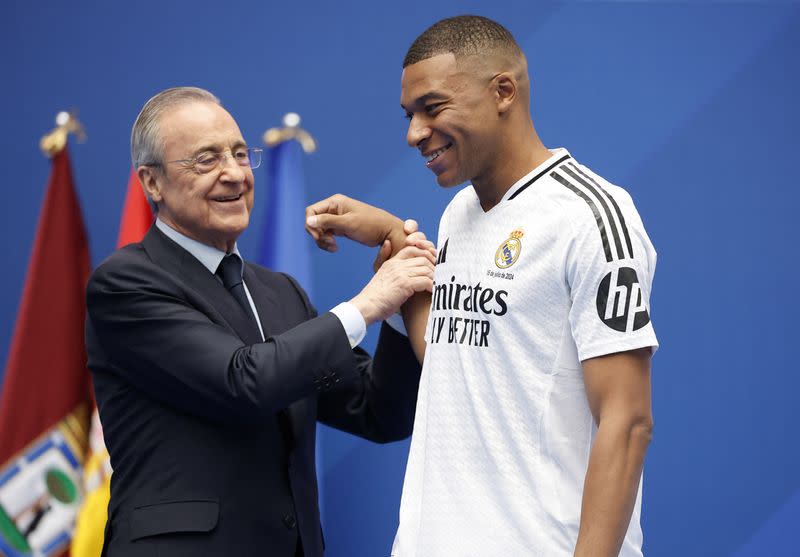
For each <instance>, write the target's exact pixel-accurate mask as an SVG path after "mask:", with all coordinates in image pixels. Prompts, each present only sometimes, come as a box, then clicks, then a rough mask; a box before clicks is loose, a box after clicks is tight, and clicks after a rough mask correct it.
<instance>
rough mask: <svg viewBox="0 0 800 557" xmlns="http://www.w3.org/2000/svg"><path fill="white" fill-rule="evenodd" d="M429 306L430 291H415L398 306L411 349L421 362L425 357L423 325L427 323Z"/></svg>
mask: <svg viewBox="0 0 800 557" xmlns="http://www.w3.org/2000/svg"><path fill="white" fill-rule="evenodd" d="M430 308H431V294H430V292H417V293H416V294H414V295H413V296H411V297H410V298H409V299H408V300H407V301H406V303H405V304H403V305H402V306H401V308H400V313H401V314H402V315H403V323H404V324H405V326H406V333H407V334H408V342H409V343H411V349H412V350H413V351H414V355H415V356H416V357H417V360H418V361H419V363H420V364H421V363H422V361H423V360H424V359H425V347H426V346H427V342H426V341H425V327H427V325H428V313H429V312H430Z"/></svg>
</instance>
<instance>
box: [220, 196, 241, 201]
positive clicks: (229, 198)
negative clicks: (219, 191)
mask: <svg viewBox="0 0 800 557" xmlns="http://www.w3.org/2000/svg"><path fill="white" fill-rule="evenodd" d="M240 197H241V194H237V195H229V196H227V197H218V198H217V201H233V200H234V199H239V198H240Z"/></svg>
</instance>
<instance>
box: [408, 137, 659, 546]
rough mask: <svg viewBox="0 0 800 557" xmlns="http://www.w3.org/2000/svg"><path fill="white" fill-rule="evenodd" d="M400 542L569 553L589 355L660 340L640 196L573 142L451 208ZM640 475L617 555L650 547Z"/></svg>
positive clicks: (582, 468)
mask: <svg viewBox="0 0 800 557" xmlns="http://www.w3.org/2000/svg"><path fill="white" fill-rule="evenodd" d="M438 251H439V253H438V260H437V264H436V271H435V285H434V292H433V298H432V304H431V312H430V317H429V320H428V326H427V331H426V340H427V343H428V344H427V349H426V352H425V362H424V365H423V370H422V378H421V381H420V389H419V397H418V402H417V412H416V421H415V423H414V433H413V437H412V440H411V449H410V452H409V457H408V466H407V469H406V476H405V483H404V485H403V496H402V502H401V506H400V525H399V529H398V532H397V535H396V537H395V541H394V546H393V548H392V555H393V556H396V557H470V556H474V557H512V556H526V557H530V556H542V557H559V556H571V555H572V552H573V550H574V548H575V542H576V540H577V535H578V527H579V521H580V511H581V497H582V490H583V482H584V477H585V475H586V470H587V466H588V459H589V451H590V448H591V445H592V439H593V436H594V433H595V425H594V420H593V418H592V414H591V412H590V409H589V405H588V402H587V399H586V392H585V390H584V382H583V374H582V370H581V361H582V360H585V359H587V358H592V357H595V356H601V355H604V354H610V353H613V352H620V351H625V350H632V349H636V348H642V347H648V346H650V347H653V350H655V348H656V347H657V346H658V341H657V340H656V336H655V333H654V331H653V326H652V324H651V322H650V307H649V297H650V286H651V283H652V278H653V272H654V270H655V265H656V253H655V251H654V249H653V246H652V245H651V243H650V239H649V238H648V237H647V234H646V233H645V230H644V227H643V225H642V222H641V219H640V218H639V215H638V213H637V211H636V208H635V207H634V205H633V202H632V200H631V198H630V196H629V195H628V194H627V193H626V192H625V191H624V190H622V189H621V188H619V187H617V186H614V185H612V184H610V183H608V182H607V181H605V180H603V179H602V178H601V177H599V176H597V175H595V174H594V173H593V172H592V171H591V170H589V169H587V168H585V167H584V166H581V165H580V164H578V163H577V162H576V161H575V160H574V159H572V157H571V156H570V155H569V153H568V152H567V151H566V150H564V149H557V150H555V151H553V155H552V157H551V158H550V159H549V160H548V161H546V162H545V163H543V164H542V165H541V166H539V167H538V168H536V169H534V170H533V171H532V172H530V173H529V174H528V175H526V176H525V177H523V178H522V179H521V180H519V181H518V182H517V183H516V184H514V186H512V187H511V188H510V189H509V190H508V192H507V193H506V194H505V196H504V197H503V199H502V200H501V201H500V203H498V204H497V205H496V206H495V207H493V208H492V209H491V210H490V211H488V212H484V211H483V209H482V208H481V206H480V203H479V202H478V197H477V195H476V193H475V190H474V189H473V188H472V187H467V188H465V189H463V190H461V191H460V192H459V193H458V194H457V195H456V196H455V197H454V198H453V201H452V202H451V203H450V204H449V205H448V207H447V209H446V210H445V212H444V214H443V215H442V219H441V223H440V226H439V236H438ZM640 507H641V487H640V491H639V494H638V495H637V500H636V506H635V509H634V512H633V517H632V519H631V523H630V526H629V528H628V532H627V535H626V537H625V541H624V544H623V547H622V551H621V553H620V555H622V556H624V557H633V556H640V555H641V545H642V533H641V528H640V525H639V515H640Z"/></svg>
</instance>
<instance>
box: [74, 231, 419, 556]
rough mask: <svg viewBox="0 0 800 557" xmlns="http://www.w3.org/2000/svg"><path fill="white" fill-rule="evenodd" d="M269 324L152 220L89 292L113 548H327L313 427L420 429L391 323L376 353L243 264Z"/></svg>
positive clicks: (109, 549)
mask: <svg viewBox="0 0 800 557" xmlns="http://www.w3.org/2000/svg"><path fill="white" fill-rule="evenodd" d="M244 279H245V283H246V284H247V287H248V289H249V290H250V293H251V295H252V297H253V301H254V302H255V305H256V308H257V309H258V315H259V316H260V318H261V322H262V326H263V328H264V335H265V337H266V338H267V340H266V342H262V340H261V337H260V335H259V332H258V329H257V327H256V326H255V324H254V323H253V322H252V320H250V319H249V318H248V316H247V315H246V314H245V313H244V311H243V310H242V309H241V307H240V306H239V305H238V304H237V302H236V300H235V299H234V298H233V296H231V295H230V293H228V292H227V290H225V287H224V286H223V285H222V284H221V282H220V281H219V280H217V279H216V277H214V275H212V274H211V273H209V271H208V270H207V269H206V268H205V267H204V266H203V265H202V264H201V263H200V262H199V261H198V260H197V259H195V258H194V257H193V256H192V255H191V254H190V253H189V252H187V251H186V250H184V249H183V248H182V247H180V246H179V245H178V244H176V243H175V242H173V241H172V240H170V239H169V238H167V236H165V235H164V234H163V233H162V232H161V231H159V230H158V229H157V228H156V227H155V226H154V227H152V228H151V229H150V231H149V232H148V234H147V236H146V237H145V239H144V240H143V241H142V242H141V243H140V244H131V245H129V246H127V247H125V248H122V249H120V250H118V251H117V252H115V253H114V254H112V255H111V256H110V257H109V258H108V259H107V260H106V261H105V262H104V263H103V264H102V265H101V266H100V267H99V268H98V269H97V270H96V271H95V272H94V274H93V275H92V277H91V279H90V281H89V285H88V289H87V307H88V318H87V324H86V343H87V349H88V355H89V368H90V369H91V372H92V377H93V380H94V388H95V394H96V398H97V404H98V407H99V410H100V418H101V421H102V424H103V431H104V435H105V440H106V444H107V446H108V450H109V452H110V454H111V464H112V466H113V468H114V473H113V475H112V480H111V502H110V504H109V509H108V510H109V520H108V525H107V527H106V540H105V546H104V553H105V555H107V556H108V557H122V556H139V555H141V556H145V555H146V556H148V557H153V556H159V555H160V556H176V557H179V556H184V555H185V556H192V557H197V556H201V555H214V556H217V555H236V556H248V555H259V556H273V555H274V556H278V557H293V556H294V554H295V550H296V548H297V545H298V537H299V538H300V540H301V541H302V547H303V551H304V553H305V555H306V556H308V557H319V556H321V555H322V553H323V539H322V532H321V528H320V519H319V509H318V494H317V481H316V474H315V468H314V445H315V431H316V429H315V426H316V422H317V420H319V421H321V422H324V423H326V424H329V425H331V426H333V427H337V428H339V429H343V430H345V431H349V432H352V433H354V434H356V435H360V436H362V437H365V438H367V439H371V440H373V441H377V442H388V441H393V440H398V439H402V438H404V437H407V436H408V435H410V433H411V429H412V425H413V417H414V409H415V405H416V393H417V387H418V384H419V371H420V367H419V364H418V363H417V361H416V359H415V358H414V355H413V353H412V351H411V348H410V345H409V344H408V341H407V339H406V338H405V337H403V336H402V335H399V334H398V333H396V332H395V331H393V330H392V329H391V328H390V327H388V326H386V325H384V326H383V329H382V330H381V336H380V340H379V342H378V348H377V350H376V353H375V358H374V360H373V359H370V357H369V356H368V355H367V354H366V353H365V352H363V351H362V350H360V349H358V348H356V349H355V350H352V349H351V348H350V344H349V342H348V339H347V336H346V334H345V331H344V328H343V327H342V325H341V322H340V321H339V319H338V318H337V317H336V316H335V315H333V314H331V313H326V314H324V315H321V316H317V315H316V312H315V310H314V308H313V307H312V306H311V304H310V303H309V301H308V298H307V297H306V295H305V293H304V292H303V291H302V289H301V288H300V287H299V286H298V285H297V283H296V282H295V281H294V280H293V279H291V278H290V277H288V276H287V275H284V274H280V273H274V272H271V271H269V270H267V269H264V268H263V267H259V266H256V265H252V264H249V263H247V264H245V268H244Z"/></svg>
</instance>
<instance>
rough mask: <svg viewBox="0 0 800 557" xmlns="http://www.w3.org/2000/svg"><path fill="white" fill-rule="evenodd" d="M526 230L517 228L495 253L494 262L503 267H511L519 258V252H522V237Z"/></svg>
mask: <svg viewBox="0 0 800 557" xmlns="http://www.w3.org/2000/svg"><path fill="white" fill-rule="evenodd" d="M524 235H525V232H524V231H523V230H522V229H521V228H516V229H514V231H513V232H512V233H511V236H509V238H508V239H507V240H506V241H505V242H503V243H502V244H500V247H499V248H497V251H496V252H495V254H494V263H495V265H497V266H498V267H499V268H501V269H507V268H508V267H511V266H512V265H513V264H514V263H516V262H517V259H519V254H520V253H521V252H522V237H523V236H524Z"/></svg>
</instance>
